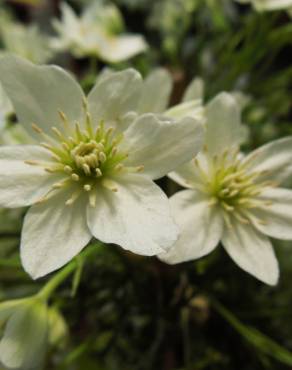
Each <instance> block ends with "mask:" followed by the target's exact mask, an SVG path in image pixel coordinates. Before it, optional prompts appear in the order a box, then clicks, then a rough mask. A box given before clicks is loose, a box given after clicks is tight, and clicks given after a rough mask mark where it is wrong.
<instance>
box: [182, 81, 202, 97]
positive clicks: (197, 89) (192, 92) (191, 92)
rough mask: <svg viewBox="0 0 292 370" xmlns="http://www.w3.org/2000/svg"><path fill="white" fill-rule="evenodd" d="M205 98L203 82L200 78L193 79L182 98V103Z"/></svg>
mask: <svg viewBox="0 0 292 370" xmlns="http://www.w3.org/2000/svg"><path fill="white" fill-rule="evenodd" d="M204 96H205V83H204V80H203V79H202V78H200V77H195V78H194V79H193V80H192V81H191V83H190V84H189V85H188V87H187V89H186V91H185V93H184V96H183V100H182V101H183V102H187V101H191V100H201V101H203V100H204Z"/></svg>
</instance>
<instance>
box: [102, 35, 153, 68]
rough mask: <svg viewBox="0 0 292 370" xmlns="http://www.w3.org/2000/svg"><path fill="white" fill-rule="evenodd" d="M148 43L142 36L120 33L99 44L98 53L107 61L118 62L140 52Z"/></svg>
mask: <svg viewBox="0 0 292 370" xmlns="http://www.w3.org/2000/svg"><path fill="white" fill-rule="evenodd" d="M147 47H148V45H147V43H146V41H145V39H144V37H143V36H140V35H122V36H113V37H110V38H109V39H108V40H105V42H104V43H102V44H100V48H99V51H98V54H99V56H100V58H101V59H103V60H104V61H106V62H109V63H118V62H122V61H124V60H127V59H130V58H132V57H133V56H135V55H137V54H140V53H142V52H143V51H145V50H146V49H147Z"/></svg>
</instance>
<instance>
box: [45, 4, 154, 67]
mask: <svg viewBox="0 0 292 370" xmlns="http://www.w3.org/2000/svg"><path fill="white" fill-rule="evenodd" d="M61 11H62V20H61V21H59V20H57V19H55V20H54V22H53V25H54V28H55V30H56V32H57V33H58V37H55V38H53V39H52V47H53V48H54V49H56V50H59V51H66V50H68V51H70V52H71V53H72V54H73V55H74V56H75V57H77V58H81V57H88V56H96V57H98V58H100V59H101V60H103V61H105V62H110V63H117V62H121V61H124V60H127V59H129V58H131V57H133V56H135V55H137V54H139V53H141V52H143V51H145V50H146V49H147V44H146V42H145V40H144V38H143V36H140V35H133V34H126V33H124V22H123V19H122V15H121V14H120V12H119V10H118V8H117V7H115V6H114V5H110V4H107V5H105V4H103V3H102V2H92V4H90V5H89V6H88V7H87V8H85V10H84V11H83V13H82V14H81V16H80V17H78V16H77V15H76V14H75V13H74V11H73V9H72V8H71V7H70V6H69V5H68V4H66V3H65V2H63V3H62V5H61Z"/></svg>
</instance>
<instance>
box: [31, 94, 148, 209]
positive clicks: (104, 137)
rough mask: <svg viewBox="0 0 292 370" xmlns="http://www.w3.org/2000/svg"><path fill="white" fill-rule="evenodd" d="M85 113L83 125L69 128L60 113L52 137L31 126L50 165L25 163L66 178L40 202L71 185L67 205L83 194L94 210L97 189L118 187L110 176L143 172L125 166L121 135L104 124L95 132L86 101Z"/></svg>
mask: <svg viewBox="0 0 292 370" xmlns="http://www.w3.org/2000/svg"><path fill="white" fill-rule="evenodd" d="M84 112H85V122H84V125H82V126H81V125H80V123H79V122H75V124H74V125H72V124H71V123H70V122H69V121H68V119H67V117H66V115H65V114H64V113H63V112H62V111H59V116H60V119H61V121H62V124H63V126H64V129H63V130H62V131H61V130H59V129H58V128H57V127H52V128H51V130H52V133H53V135H52V136H50V135H47V134H46V133H44V132H43V130H42V129H41V128H39V127H38V126H37V125H36V124H33V125H32V127H33V129H34V130H35V131H36V132H37V133H38V134H40V135H41V136H42V137H43V138H44V139H45V142H42V143H41V145H42V146H43V147H44V148H46V149H47V150H49V151H50V152H51V157H52V161H51V162H50V163H49V164H48V163H46V164H44V163H42V162H39V161H30V160H29V161H26V163H27V164H31V165H41V166H43V167H44V168H45V170H46V171H47V172H50V173H60V174H64V175H66V176H65V177H64V180H62V181H61V182H57V183H55V184H54V185H53V186H52V189H51V190H50V191H49V193H48V194H47V195H46V196H45V197H43V198H42V199H40V201H44V200H46V199H48V197H51V196H52V195H53V194H55V192H56V191H58V189H61V188H64V187H67V186H68V185H71V186H72V185H73V189H75V190H74V191H73V193H72V196H71V197H70V198H69V199H68V200H67V201H66V205H71V204H73V203H74V202H75V200H76V199H78V197H79V196H80V195H81V194H82V192H86V193H88V195H89V202H90V205H92V206H95V204H96V189H97V186H98V185H101V186H103V187H105V188H107V189H109V190H111V191H113V192H116V191H118V187H117V184H116V182H115V181H114V180H113V179H112V178H113V177H114V176H113V175H116V174H118V173H121V172H139V171H142V170H143V166H139V167H134V168H133V167H129V166H125V165H124V163H123V162H124V161H125V160H126V158H127V157H128V153H126V152H124V151H120V150H119V144H120V142H121V141H122V140H123V135H122V134H116V132H115V129H114V128H113V127H106V126H105V124H104V122H103V121H101V122H99V123H98V124H97V127H96V128H94V124H93V122H92V119H91V117H90V114H89V113H88V110H87V105H86V101H84Z"/></svg>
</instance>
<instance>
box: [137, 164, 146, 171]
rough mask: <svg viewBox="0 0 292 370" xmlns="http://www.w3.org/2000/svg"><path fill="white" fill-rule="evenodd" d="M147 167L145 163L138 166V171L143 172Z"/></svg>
mask: <svg viewBox="0 0 292 370" xmlns="http://www.w3.org/2000/svg"><path fill="white" fill-rule="evenodd" d="M144 169H145V167H144V166H143V165H141V166H138V167H136V172H143V171H144Z"/></svg>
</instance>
